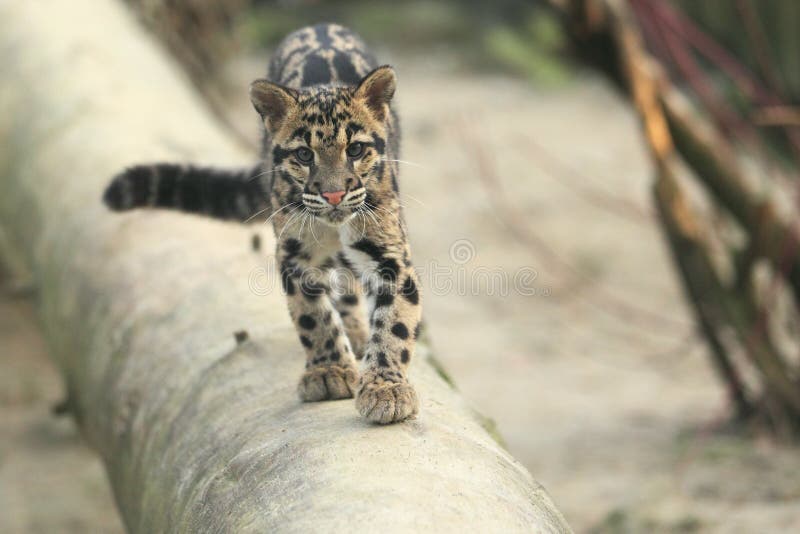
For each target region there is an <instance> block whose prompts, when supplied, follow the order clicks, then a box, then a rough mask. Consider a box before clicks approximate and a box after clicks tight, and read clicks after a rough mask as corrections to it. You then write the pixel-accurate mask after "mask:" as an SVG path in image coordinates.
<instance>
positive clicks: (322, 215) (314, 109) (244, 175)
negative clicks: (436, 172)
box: [104, 24, 421, 423]
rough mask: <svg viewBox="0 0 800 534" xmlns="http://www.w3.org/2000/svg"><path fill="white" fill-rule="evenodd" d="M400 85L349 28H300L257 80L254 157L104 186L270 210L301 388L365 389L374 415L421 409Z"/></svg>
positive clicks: (305, 392) (199, 205) (362, 402)
mask: <svg viewBox="0 0 800 534" xmlns="http://www.w3.org/2000/svg"><path fill="white" fill-rule="evenodd" d="M395 86H396V79H395V74H394V70H393V69H392V68H391V67H389V66H377V64H376V62H375V60H374V59H373V57H372V56H371V55H370V54H369V52H368V51H367V49H366V47H365V46H364V43H363V42H362V41H361V39H360V38H359V37H357V36H356V35H355V34H354V33H352V32H351V31H350V30H348V29H346V28H344V27H342V26H338V25H334V24H323V25H318V26H314V27H307V28H303V29H301V30H298V31H296V32H294V33H292V34H290V35H289V36H288V37H287V38H286V39H285V40H284V42H283V43H282V44H281V46H280V47H279V48H278V50H277V51H276V52H275V55H274V57H273V59H272V61H271V63H270V66H269V73H268V77H267V78H266V79H261V80H256V81H255V82H253V84H251V89H250V97H251V101H252V103H253V106H254V107H255V109H256V111H257V112H258V113H259V115H260V116H261V119H262V123H263V125H264V130H263V133H264V136H263V146H262V162H261V164H260V165H259V166H258V168H257V169H254V170H250V171H243V172H239V173H233V172H228V173H226V172H225V171H219V170H211V169H197V168H194V167H185V168H183V171H182V172H180V173H179V172H177V171H175V166H170V165H169V164H158V165H151V166H137V167H134V168H132V169H129V170H128V171H125V172H124V173H122V174H120V175H119V176H117V177H115V179H114V180H113V181H112V183H111V185H110V186H109V188H108V190H107V191H106V195H105V197H104V198H105V200H106V202H107V204H108V205H109V206H110V207H111V208H112V209H130V208H133V207H143V206H152V207H167V208H173V209H179V210H183V211H189V212H193V213H204V214H206V215H211V216H214V217H218V218H228V219H239V220H248V219H249V218H250V217H252V216H253V215H255V214H257V213H259V212H264V213H267V212H269V213H270V214H271V215H270V218H271V220H272V224H273V228H274V231H275V235H276V237H277V241H276V243H277V244H276V253H275V255H276V259H277V262H278V265H279V267H280V278H281V283H282V287H283V291H284V293H285V294H286V297H287V301H288V306H289V314H290V316H291V318H292V320H293V322H294V324H295V327H296V328H297V333H298V340H299V343H300V345H301V346H302V347H303V349H304V350H305V352H306V370H305V372H304V374H303V376H302V377H301V379H300V383H299V386H298V391H299V395H300V397H301V398H302V399H303V400H305V401H319V400H326V399H338V398H346V397H352V396H355V397H356V407H357V409H358V411H359V412H360V413H361V415H363V416H364V417H365V418H366V419H368V420H369V421H373V422H377V423H392V422H397V421H402V420H404V419H406V418H408V417H412V416H414V415H415V414H416V413H417V409H418V401H417V396H416V393H415V392H414V389H413V387H412V386H411V385H410V384H409V382H408V378H407V369H408V365H409V364H410V362H411V360H412V359H413V354H414V344H415V338H416V333H417V332H418V330H419V324H420V316H421V296H420V288H419V280H418V278H417V275H416V272H415V271H414V269H413V267H412V265H411V261H410V255H411V251H410V248H409V245H408V240H407V233H406V225H405V221H404V219H403V212H402V208H401V205H400V202H399V198H398V185H397V184H398V181H397V176H398V168H397V157H398V149H399V148H398V147H399V130H398V127H397V118H396V116H395V114H394V113H393V112H392V110H391V107H390V103H391V100H392V97H393V95H394V91H395ZM166 169H170V172H165V170H166ZM167 175H168V176H170V178H169V181H168V184H169V185H165V183H164V179H165V176H167ZM148 177H149V178H148ZM162 189H163V190H169V194H167V193H164V194H162ZM154 191H155V193H154ZM181 191H189V192H190V193H189V194H188V196H187V195H186V194H183V193H181ZM198 192H199V193H198ZM198 198H199V199H201V200H198ZM331 273H335V274H336V275H337V276H335V277H333V280H332V277H331ZM342 275H343V276H342ZM334 282H336V283H334ZM357 361H360V362H361V364H360V370H359V369H358V368H357Z"/></svg>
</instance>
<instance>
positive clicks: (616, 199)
mask: <svg viewBox="0 0 800 534" xmlns="http://www.w3.org/2000/svg"><path fill="white" fill-rule="evenodd" d="M395 64H396V65H397V66H398V70H399V73H400V86H399V90H398V97H397V98H398V106H399V112H400V115H401V118H402V119H403V126H404V153H403V158H404V159H406V160H407V161H409V162H413V164H412V163H409V164H403V166H402V176H401V187H402V190H403V194H404V195H403V202H404V203H405V205H406V214H407V218H408V221H409V226H410V229H411V235H412V241H413V248H414V258H415V264H416V266H417V267H418V268H420V269H422V270H423V280H424V284H425V288H426V292H425V315H426V317H427V320H428V322H429V324H430V326H431V332H432V336H433V341H434V343H435V347H436V350H437V353H438V355H439V358H440V359H441V360H442V362H443V363H444V364H445V366H446V368H447V370H448V371H449V373H450V375H451V376H452V378H453V379H454V381H455V383H456V384H457V386H458V388H459V389H460V390H461V391H462V392H463V394H464V395H465V396H466V397H468V398H469V399H471V401H472V402H473V403H474V404H475V406H476V407H478V408H479V409H480V410H481V411H482V412H483V413H485V414H486V415H488V416H490V417H491V418H493V419H494V420H495V421H496V422H497V425H498V428H499V431H500V433H501V434H502V436H503V437H504V438H505V440H506V442H507V445H508V448H509V449H510V450H511V452H512V453H513V454H514V455H515V456H516V457H517V458H519V459H520V460H521V461H522V462H523V463H524V464H525V465H526V466H527V467H528V469H530V471H531V472H532V473H533V475H534V476H535V477H536V478H537V479H538V480H539V481H540V482H542V483H543V484H544V485H545V487H547V488H548V490H549V491H550V493H551V494H552V496H553V498H554V499H555V501H556V503H557V504H558V505H559V507H560V508H561V510H562V511H563V512H564V514H565V516H566V517H567V519H568V521H569V522H570V524H571V525H572V526H573V528H574V529H575V530H576V532H789V531H798V530H800V478H798V477H797V476H796V473H798V472H800V454H798V451H797V450H791V449H785V448H781V447H779V446H776V445H774V444H771V443H769V442H766V441H758V442H755V443H754V442H748V441H745V440H742V439H740V438H738V437H736V436H732V435H726V434H724V433H723V432H722V431H720V428H721V427H722V424H721V423H722V422H723V421H724V420H725V418H726V416H727V410H728V407H727V405H726V401H725V398H724V395H723V392H722V390H721V388H720V387H718V385H717V383H716V381H715V379H714V376H713V374H712V372H711V370H710V368H709V365H708V363H707V358H706V354H705V351H704V349H703V347H702V345H701V344H700V342H699V341H698V340H697V339H695V337H694V336H693V334H692V326H691V321H690V316H689V314H688V310H687V309H686V307H685V306H684V304H683V302H682V296H681V293H680V287H679V286H678V284H677V282H676V278H675V276H674V273H673V271H672V269H671V266H670V263H669V258H668V255H667V252H666V248H665V245H664V243H663V241H662V239H661V236H660V233H659V231H658V227H657V224H656V221H655V220H654V219H653V218H652V217H651V216H650V215H649V213H650V211H651V205H650V201H649V179H650V174H651V171H650V168H649V164H648V161H647V158H646V154H645V152H644V149H643V146H642V144H641V142H640V139H639V131H638V126H637V122H636V119H635V117H634V116H633V114H632V113H631V111H630V110H629V109H628V108H627V106H626V105H625V103H624V102H623V101H621V100H620V99H619V98H618V97H617V96H616V95H615V94H614V92H613V90H612V89H610V88H609V87H608V85H607V84H606V83H605V82H604V81H602V80H601V79H599V78H596V77H594V76H591V75H586V74H584V75H580V76H579V77H578V79H577V80H575V81H574V82H573V83H571V84H570V85H568V86H566V87H561V88H559V89H558V90H542V89H536V88H534V87H531V86H530V85H529V84H526V83H523V82H519V81H515V80H511V79H507V78H502V77H488V76H475V75H472V76H463V75H460V74H458V73H455V72H452V71H450V69H448V67H446V64H447V62H446V61H441V60H436V59H435V58H434V59H431V60H430V61H429V62H428V63H426V64H420V62H419V61H418V60H416V61H411V60H406V59H404V58H395ZM260 69H261V67H260V66H259V64H256V63H253V62H246V63H243V64H241V65H237V66H235V68H234V69H233V72H234V73H235V74H234V76H235V79H236V80H237V84H239V85H240V86H241V87H242V92H241V93H240V94H245V92H244V87H245V86H246V82H247V81H248V80H249V79H250V78H253V77H255V76H256V75H257V74H259V72H260ZM231 116H232V117H233V118H234V119H235V120H237V121H238V122H239V124H241V125H242V127H241V131H242V132H245V133H246V135H249V136H251V138H252V139H255V135H256V130H255V127H251V125H253V124H254V119H253V117H252V112H251V111H250V109H249V106H248V104H247V103H246V102H241V105H240V106H237V107H234V108H233V109H232V110H231ZM509 223H513V224H516V225H517V226H518V227H523V228H525V232H522V233H521V234H520V235H515V234H514V233H512V232H509V231H508V229H507V224H509ZM537 240H542V241H543V242H545V243H546V245H547V247H549V249H552V250H553V251H555V254H556V255H557V259H554V258H552V257H549V256H548V255H547V254H546V253H543V252H542V250H541V246H540V245H539V244H538V241H537ZM570 269H578V270H579V271H580V272H582V273H586V274H585V276H581V277H578V278H576V277H575V276H573V275H572V274H571V271H570ZM432 273H439V274H438V275H436V276H434V275H433V274H432ZM487 279H489V280H491V282H487ZM60 396H61V386H60V384H59V382H58V379H57V376H56V374H55V371H54V369H53V368H52V366H51V365H49V363H48V362H47V360H46V357H45V347H44V345H43V342H42V341H41V339H40V337H39V334H38V332H37V330H36V326H35V321H34V319H33V314H32V312H31V309H30V304H29V303H28V302H26V301H23V300H18V299H17V300H12V299H9V298H6V297H3V299H2V300H0V532H3V533H7V532H11V533H16V532H120V531H121V526H120V524H119V521H118V519H117V518H116V517H115V512H114V510H113V504H112V500H111V497H110V495H109V492H108V489H107V484H106V481H105V478H104V475H103V473H102V469H101V466H100V464H99V462H98V461H97V460H96V459H95V458H94V457H93V456H92V454H91V452H90V451H88V450H87V449H86V448H85V447H84V446H83V445H82V444H81V441H80V438H79V437H78V436H77V434H76V431H75V428H74V426H73V425H72V424H71V422H70V421H69V420H65V419H58V418H54V417H52V416H51V415H50V414H49V408H50V405H51V404H52V403H54V402H56V401H57V400H59V399H60Z"/></svg>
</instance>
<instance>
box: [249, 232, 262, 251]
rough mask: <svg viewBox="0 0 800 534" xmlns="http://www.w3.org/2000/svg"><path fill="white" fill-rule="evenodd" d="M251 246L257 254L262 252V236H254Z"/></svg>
mask: <svg viewBox="0 0 800 534" xmlns="http://www.w3.org/2000/svg"><path fill="white" fill-rule="evenodd" d="M250 246H251V247H252V249H253V250H254V251H255V252H258V251H259V250H261V236H260V235H258V234H253V239H252V240H251V241H250Z"/></svg>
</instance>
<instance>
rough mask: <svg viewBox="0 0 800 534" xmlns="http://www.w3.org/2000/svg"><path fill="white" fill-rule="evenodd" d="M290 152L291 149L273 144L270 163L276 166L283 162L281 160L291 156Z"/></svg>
mask: <svg viewBox="0 0 800 534" xmlns="http://www.w3.org/2000/svg"><path fill="white" fill-rule="evenodd" d="M291 154H292V151H291V150H286V149H284V148H282V147H280V146H278V145H275V147H274V148H273V149H272V163H273V164H274V165H275V166H276V167H277V166H278V165H280V164H281V163H283V160H285V159H286V158H288V157H289V156H291Z"/></svg>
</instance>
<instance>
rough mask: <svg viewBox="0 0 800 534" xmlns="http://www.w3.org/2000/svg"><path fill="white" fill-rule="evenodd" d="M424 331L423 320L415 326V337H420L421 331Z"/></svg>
mask: <svg viewBox="0 0 800 534" xmlns="http://www.w3.org/2000/svg"><path fill="white" fill-rule="evenodd" d="M421 331H422V321H420V322H419V323H417V326H415V327H414V339H417V338H418V337H419V333H420V332H421Z"/></svg>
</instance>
